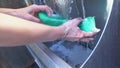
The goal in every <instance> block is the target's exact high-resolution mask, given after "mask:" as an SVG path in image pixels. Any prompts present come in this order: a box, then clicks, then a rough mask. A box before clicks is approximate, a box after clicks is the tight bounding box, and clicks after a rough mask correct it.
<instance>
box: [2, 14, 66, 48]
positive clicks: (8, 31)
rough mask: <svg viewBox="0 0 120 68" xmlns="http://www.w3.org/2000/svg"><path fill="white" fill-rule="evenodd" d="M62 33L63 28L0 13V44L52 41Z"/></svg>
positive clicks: (10, 44)
mask: <svg viewBox="0 0 120 68" xmlns="http://www.w3.org/2000/svg"><path fill="white" fill-rule="evenodd" d="M63 35H64V28H59V29H58V27H50V26H46V25H43V24H38V23H35V22H31V21H27V20H24V19H20V18H17V17H13V16H10V15H6V14H2V13H0V46H14V45H15V46H16V45H23V44H29V43H33V42H38V41H39V42H45V41H53V40H56V39H59V38H61V37H63Z"/></svg>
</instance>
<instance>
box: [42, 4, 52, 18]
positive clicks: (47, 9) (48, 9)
mask: <svg viewBox="0 0 120 68" xmlns="http://www.w3.org/2000/svg"><path fill="white" fill-rule="evenodd" d="M40 7H41V11H46V12H47V14H48V15H49V16H50V15H51V14H53V10H52V9H51V8H50V7H48V6H47V5H43V6H40Z"/></svg>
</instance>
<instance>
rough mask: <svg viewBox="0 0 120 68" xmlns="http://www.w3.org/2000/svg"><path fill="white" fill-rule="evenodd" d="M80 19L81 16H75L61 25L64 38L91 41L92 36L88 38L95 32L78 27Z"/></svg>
mask: <svg viewBox="0 0 120 68" xmlns="http://www.w3.org/2000/svg"><path fill="white" fill-rule="evenodd" d="M81 21H82V19H81V18H75V19H73V20H69V21H68V22H66V23H65V24H63V25H62V26H61V27H64V30H65V35H64V38H65V40H68V41H83V42H87V41H92V40H94V39H93V38H90V37H92V36H94V35H95V34H96V33H97V32H85V31H82V30H80V29H79V27H78V24H79V23H80V22H81Z"/></svg>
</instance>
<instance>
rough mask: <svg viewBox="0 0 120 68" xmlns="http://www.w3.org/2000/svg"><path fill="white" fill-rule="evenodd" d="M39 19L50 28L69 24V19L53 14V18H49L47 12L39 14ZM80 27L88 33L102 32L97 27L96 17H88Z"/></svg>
mask: <svg viewBox="0 0 120 68" xmlns="http://www.w3.org/2000/svg"><path fill="white" fill-rule="evenodd" d="M38 17H39V18H40V20H41V21H42V22H43V23H44V24H46V25H49V26H59V25H62V24H63V23H65V22H67V21H68V19H64V18H62V17H61V16H60V15H57V14H53V15H52V16H48V15H47V13H46V12H39V13H38ZM78 27H79V28H80V29H81V30H83V31H86V32H99V31H100V30H99V29H97V28H96V26H95V19H94V17H87V18H85V19H84V20H83V21H82V23H80V24H79V25H78Z"/></svg>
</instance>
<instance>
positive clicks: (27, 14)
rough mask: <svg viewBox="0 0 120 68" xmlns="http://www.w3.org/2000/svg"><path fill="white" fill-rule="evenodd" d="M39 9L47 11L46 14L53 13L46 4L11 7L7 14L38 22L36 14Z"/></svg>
mask: <svg viewBox="0 0 120 68" xmlns="http://www.w3.org/2000/svg"><path fill="white" fill-rule="evenodd" d="M40 11H45V12H47V13H48V15H51V14H52V13H53V11H52V9H51V8H50V7H48V6H47V5H40V6H38V5H31V6H28V7H25V8H20V9H12V11H11V12H10V13H9V14H10V15H13V16H16V17H20V18H23V19H27V20H30V21H34V22H40V20H39V19H38V18H37V14H38V12H40Z"/></svg>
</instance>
